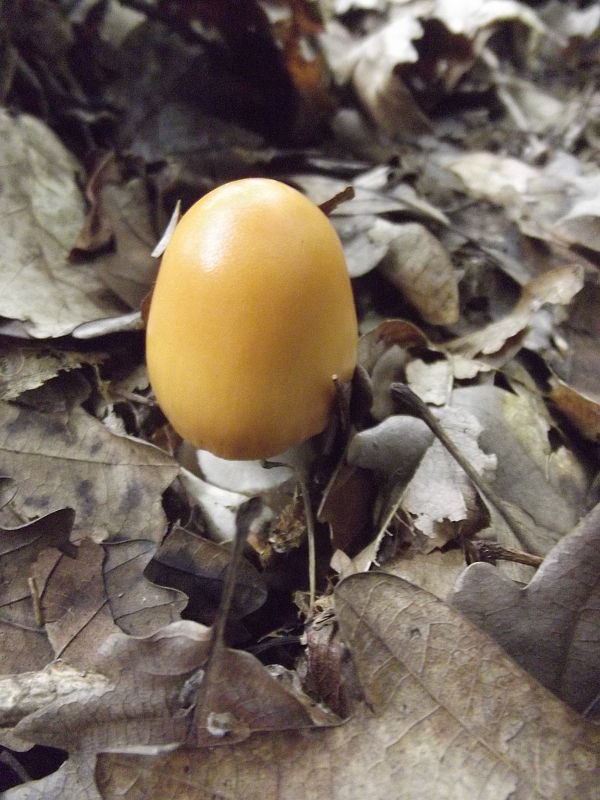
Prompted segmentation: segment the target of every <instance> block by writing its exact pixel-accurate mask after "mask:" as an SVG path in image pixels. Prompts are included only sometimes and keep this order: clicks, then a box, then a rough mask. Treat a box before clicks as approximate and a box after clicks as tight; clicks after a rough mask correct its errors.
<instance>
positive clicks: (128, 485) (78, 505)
mask: <svg viewBox="0 0 600 800" xmlns="http://www.w3.org/2000/svg"><path fill="white" fill-rule="evenodd" d="M0 451H1V452H2V453H3V466H4V470H5V471H6V472H7V473H8V474H10V476H11V477H13V478H14V479H15V480H16V481H17V483H18V491H17V494H16V496H15V498H14V500H13V501H12V503H11V506H12V507H13V508H14V509H15V511H16V512H17V513H18V514H20V515H22V517H25V518H27V517H34V516H37V515H39V514H45V513H47V512H48V511H49V510H51V509H53V508H55V507H56V506H57V505H58V504H59V503H60V504H61V505H65V504H68V505H70V506H71V507H72V508H74V509H75V511H76V518H75V529H76V530H81V531H84V532H85V531H93V533H94V535H95V536H98V537H103V536H104V537H111V538H112V539H125V538H131V539H139V538H144V539H151V540H153V541H158V540H160V539H161V538H162V536H163V533H164V529H165V524H166V523H165V517H164V512H163V510H162V507H161V493H162V492H163V491H164V490H165V489H166V487H167V486H168V485H169V484H170V483H171V481H172V480H173V479H174V478H175V476H176V474H177V470H178V468H177V465H176V464H175V463H174V461H173V460H172V459H171V458H170V457H169V456H168V455H167V454H166V453H164V452H162V451H161V450H158V449H157V448H155V447H152V446H151V445H148V444H145V443H144V442H141V441H138V440H136V439H132V438H129V437H125V436H116V435H115V434H113V433H111V432H110V431H109V430H108V429H107V428H106V427H105V426H104V425H102V423H101V422H99V421H98V420H97V419H95V418H94V417H92V416H90V415H89V414H87V413H86V412H85V411H84V410H83V409H82V408H81V407H80V406H77V405H76V406H74V407H73V408H71V409H70V411H68V412H59V411H54V412H50V413H42V412H40V411H35V410H33V409H30V408H24V407H22V406H17V405H11V404H9V403H0Z"/></svg>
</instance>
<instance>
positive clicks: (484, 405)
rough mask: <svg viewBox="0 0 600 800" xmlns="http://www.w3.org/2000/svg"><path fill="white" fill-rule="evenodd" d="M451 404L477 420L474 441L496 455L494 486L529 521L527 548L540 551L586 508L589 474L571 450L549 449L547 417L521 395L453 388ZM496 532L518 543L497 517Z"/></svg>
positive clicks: (488, 388)
mask: <svg viewBox="0 0 600 800" xmlns="http://www.w3.org/2000/svg"><path fill="white" fill-rule="evenodd" d="M452 405H453V406H454V407H456V408H464V409H468V410H469V411H470V412H471V413H472V414H473V415H474V416H475V417H477V419H478V420H479V422H480V423H481V425H482V426H483V431H482V433H481V434H480V436H479V443H480V445H481V447H482V449H483V450H484V451H485V452H487V453H494V454H495V455H496V456H497V459H498V464H497V468H496V477H495V480H494V482H493V487H494V489H495V491H496V493H497V494H498V495H500V497H501V498H502V499H503V500H504V501H507V502H509V503H510V504H511V505H512V506H513V507H515V508H518V509H521V511H522V513H524V514H525V515H526V516H527V517H528V518H529V519H530V520H531V521H532V522H533V525H532V524H530V525H529V526H528V528H529V531H530V538H531V541H528V542H527V549H528V550H529V551H530V552H532V553H536V554H539V555H544V554H545V553H547V552H548V551H549V550H550V548H551V547H552V546H553V545H554V544H555V543H556V542H557V541H558V540H559V539H560V537H561V536H562V535H564V534H565V533H567V532H568V531H569V530H571V528H572V527H573V526H574V525H575V524H576V523H577V521H578V520H579V518H580V516H581V515H582V513H583V510H584V509H585V504H586V494H587V490H588V487H589V481H590V479H589V476H588V475H587V473H586V470H585V468H584V467H583V465H582V464H581V463H580V462H579V461H578V460H577V459H576V457H575V455H574V453H573V452H572V451H570V450H569V449H568V448H566V447H565V446H563V445H559V446H558V447H555V448H553V446H552V444H551V442H550V440H549V438H548V432H549V430H550V421H549V419H548V418H547V417H544V416H542V415H540V409H539V407H537V406H535V405H534V403H532V402H529V401H528V399H527V398H526V397H525V396H518V395H515V394H512V393H511V392H507V391H505V390H503V389H500V388H499V387H496V386H471V387H464V388H460V389H456V390H455V391H454V392H453V395H452ZM495 533H496V535H498V536H499V537H502V536H507V537H508V539H507V541H506V544H508V545H509V546H512V547H514V546H517V547H520V546H521V545H519V544H518V543H517V542H515V541H514V539H512V538H511V537H510V535H509V532H508V531H507V530H506V531H505V530H504V529H503V527H502V524H501V523H500V522H498V527H497V528H496V530H495Z"/></svg>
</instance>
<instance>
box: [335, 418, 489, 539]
mask: <svg viewBox="0 0 600 800" xmlns="http://www.w3.org/2000/svg"><path fill="white" fill-rule="evenodd" d="M456 411H457V409H453V408H452V407H445V408H442V409H438V410H436V412H435V413H436V416H437V417H438V419H439V422H440V424H441V425H442V426H443V428H444V430H445V431H446V433H447V434H448V436H450V438H451V439H452V440H453V441H454V443H455V444H456V446H457V447H458V448H459V450H460V451H461V452H463V454H464V455H465V456H466V457H467V459H468V460H469V461H470V462H471V464H472V466H473V467H474V468H475V469H476V470H477V471H478V472H480V473H481V474H483V475H484V476H485V475H488V476H489V475H492V474H493V471H494V469H495V466H496V457H495V455H493V454H491V455H489V454H487V455H486V453H484V452H482V450H481V449H480V447H479V446H478V444H477V440H478V437H479V435H480V433H481V431H482V427H481V424H480V423H479V422H478V421H477V419H476V418H475V416H474V415H472V414H470V413H467V414H463V413H456ZM348 460H349V461H350V463H353V464H355V465H357V466H360V467H363V468H367V469H373V470H376V471H377V472H380V473H383V474H384V475H385V477H386V482H387V486H388V491H389V492H390V493H393V497H394V500H393V503H394V506H395V508H396V509H397V508H398V507H400V508H402V509H403V510H404V511H405V512H407V513H408V514H409V515H410V519H411V524H412V526H413V527H414V532H416V533H418V534H421V535H423V536H424V537H426V540H425V541H424V542H423V548H424V549H425V550H430V549H433V548H435V547H441V546H443V545H444V544H446V542H447V541H448V540H449V539H450V538H453V537H454V536H455V535H456V528H455V526H454V525H452V524H450V525H448V524H447V523H457V522H460V521H464V520H466V519H467V518H469V517H470V516H471V515H472V514H473V512H474V509H475V505H476V491H475V489H474V487H473V485H472V484H471V481H470V480H469V478H468V477H467V476H466V474H465V473H464V471H463V470H462V468H461V467H460V466H459V465H458V464H457V463H456V461H455V460H454V458H453V457H452V456H451V455H450V454H449V453H448V452H447V451H446V449H445V448H444V447H443V445H442V444H441V443H440V442H439V441H438V440H437V439H434V437H433V435H432V434H431V432H430V431H429V429H428V428H427V426H426V425H425V423H424V422H422V421H421V420H418V419H415V418H413V417H407V416H403V415H394V416H391V417H388V419H386V420H384V421H383V422H382V423H380V424H379V425H377V426H375V427H373V428H370V429H368V430H366V431H362V432H361V433H358V434H357V435H356V436H355V437H354V438H353V440H352V442H351V444H350V447H349V450H348ZM384 527H385V525H384ZM425 542H426V543H425Z"/></svg>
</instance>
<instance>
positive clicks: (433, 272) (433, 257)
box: [369, 220, 459, 325]
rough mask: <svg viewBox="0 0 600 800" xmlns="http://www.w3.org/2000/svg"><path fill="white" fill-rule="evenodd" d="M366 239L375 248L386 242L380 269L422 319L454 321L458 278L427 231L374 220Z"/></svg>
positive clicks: (413, 225)
mask: <svg viewBox="0 0 600 800" xmlns="http://www.w3.org/2000/svg"><path fill="white" fill-rule="evenodd" d="M369 237H370V238H371V240H372V241H373V242H374V243H375V244H376V245H380V244H382V243H383V242H385V243H387V246H388V252H387V255H386V256H385V258H384V259H383V261H382V262H381V265H380V268H381V269H382V270H383V273H384V275H386V277H387V278H388V279H389V280H390V281H391V283H392V284H393V285H394V286H395V287H396V288H397V289H399V291H400V292H402V294H403V295H404V297H405V299H406V300H408V302H409V303H411V305H413V306H414V307H415V308H416V309H417V311H418V312H419V314H421V316H422V317H423V319H425V320H426V321H427V322H430V323H431V324H432V325H451V324H453V323H454V322H456V321H457V319H458V312H459V308H458V279H457V276H456V273H455V271H454V267H453V266H452V262H451V261H450V257H449V256H448V253H447V252H446V250H445V249H444V247H443V246H442V244H441V243H440V241H439V240H438V239H436V237H435V236H434V235H433V234H432V233H430V232H429V231H428V230H427V228H425V227H424V226H423V225H420V224H418V223H416V222H407V223H404V224H394V223H392V222H388V221H387V220H378V221H377V223H376V225H375V226H374V227H373V228H372V230H371V231H370V232H369Z"/></svg>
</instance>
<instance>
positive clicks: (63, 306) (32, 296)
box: [0, 109, 124, 338]
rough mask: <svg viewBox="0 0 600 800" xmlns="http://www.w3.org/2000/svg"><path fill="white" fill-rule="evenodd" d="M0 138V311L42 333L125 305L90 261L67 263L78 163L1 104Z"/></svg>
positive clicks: (79, 209) (78, 213) (57, 332)
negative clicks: (100, 276) (113, 293)
mask: <svg viewBox="0 0 600 800" xmlns="http://www.w3.org/2000/svg"><path fill="white" fill-rule="evenodd" d="M0 143H1V144H0V147H1V148H2V159H1V161H2V168H1V169H2V192H1V194H0V221H1V225H2V240H3V242H4V246H3V248H2V256H1V258H0V315H2V316H4V317H9V318H10V319H15V320H20V321H21V322H22V323H23V324H24V326H25V328H26V330H27V331H28V333H29V334H30V335H32V336H35V337H38V338H43V337H49V336H62V335H64V334H66V333H70V331H72V330H73V328H75V326H76V325H79V324H80V323H82V322H86V321H88V320H90V319H97V318H98V317H108V316H114V315H116V314H119V313H121V312H122V311H124V307H123V305H122V304H121V303H120V302H119V301H118V300H117V299H116V298H115V297H114V296H113V295H112V294H111V293H110V292H108V291H107V290H106V289H105V288H104V285H103V283H102V281H101V280H100V278H99V276H98V274H97V271H96V268H95V267H94V265H92V264H80V265H77V266H74V265H73V264H70V263H69V262H68V254H69V251H70V249H71V247H72V246H73V244H74V243H75V240H76V239H77V235H78V233H79V231H80V229H81V226H82V224H83V218H84V217H83V212H84V208H83V201H82V197H81V193H80V191H79V188H78V186H77V183H76V175H77V173H78V172H80V171H81V167H80V165H79V164H78V163H77V161H76V160H75V159H74V157H73V156H72V155H71V154H70V153H69V152H68V151H67V150H66V149H65V147H64V146H63V145H62V144H61V142H60V141H59V139H58V138H57V137H56V135H55V134H54V133H53V132H52V131H51V130H50V129H49V128H47V127H46V126H45V125H44V124H43V123H42V122H40V121H39V120H36V119H35V118H34V117H30V116H27V115H21V116H18V117H13V116H11V115H10V114H9V113H8V112H7V111H6V110H5V109H3V110H0Z"/></svg>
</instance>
